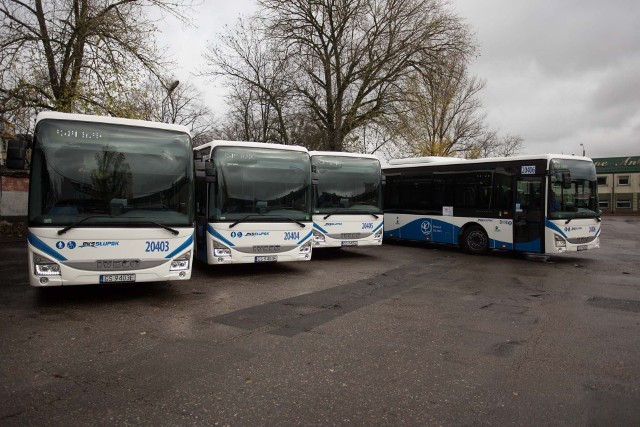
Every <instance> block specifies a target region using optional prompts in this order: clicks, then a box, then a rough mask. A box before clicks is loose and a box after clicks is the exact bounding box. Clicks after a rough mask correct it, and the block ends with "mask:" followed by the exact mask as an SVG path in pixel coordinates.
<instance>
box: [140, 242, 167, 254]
mask: <svg viewBox="0 0 640 427" xmlns="http://www.w3.org/2000/svg"><path fill="white" fill-rule="evenodd" d="M146 243H147V249H145V252H168V251H169V242H167V241H166V240H161V241H157V242H149V241H147V242H146Z"/></svg>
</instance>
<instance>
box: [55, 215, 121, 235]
mask: <svg viewBox="0 0 640 427" xmlns="http://www.w3.org/2000/svg"><path fill="white" fill-rule="evenodd" d="M91 218H113V216H111V215H92V216H85V217H84V218H82V219H81V220H80V221H76V222H74V223H72V224H69V225H67V226H66V227H65V228H63V229H62V230H58V236H62V235H63V234H64V233H66V232H67V231H69V230H71V229H72V228H76V227H77V226H79V225H80V224H82V223H83V222H85V221H87V220H89V219H91Z"/></svg>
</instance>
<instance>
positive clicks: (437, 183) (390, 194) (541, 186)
mask: <svg viewBox="0 0 640 427" xmlns="http://www.w3.org/2000/svg"><path fill="white" fill-rule="evenodd" d="M383 170H384V174H385V176H386V180H387V182H386V186H385V206H384V217H385V230H384V238H385V239H396V240H412V241H422V242H429V243H444V244H453V245H459V246H461V247H463V248H464V249H466V250H467V251H468V252H470V253H485V252H487V251H489V250H492V249H497V250H507V251H519V252H532V253H539V254H561V253H566V252H577V251H583V250H590V249H595V248H598V247H600V232H601V218H600V215H601V212H600V210H599V207H598V194H597V179H596V169H595V166H594V164H593V161H592V160H591V159H589V158H587V157H577V156H568V155H560V154H546V155H539V156H516V157H503V158H485V159H477V160H463V159H455V158H442V157H422V158H412V159H398V160H391V161H390V162H389V164H388V165H387V166H386V167H385V168H384V169H383Z"/></svg>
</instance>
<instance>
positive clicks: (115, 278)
mask: <svg viewBox="0 0 640 427" xmlns="http://www.w3.org/2000/svg"><path fill="white" fill-rule="evenodd" d="M135 281H136V275H135V274H101V275H100V283H127V282H135Z"/></svg>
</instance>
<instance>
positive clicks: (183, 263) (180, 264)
mask: <svg viewBox="0 0 640 427" xmlns="http://www.w3.org/2000/svg"><path fill="white" fill-rule="evenodd" d="M190 259H191V252H187V253H186V254H184V255H181V256H179V257H178V258H176V259H174V260H173V261H171V267H169V271H180V270H188V269H189V260H190Z"/></svg>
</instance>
